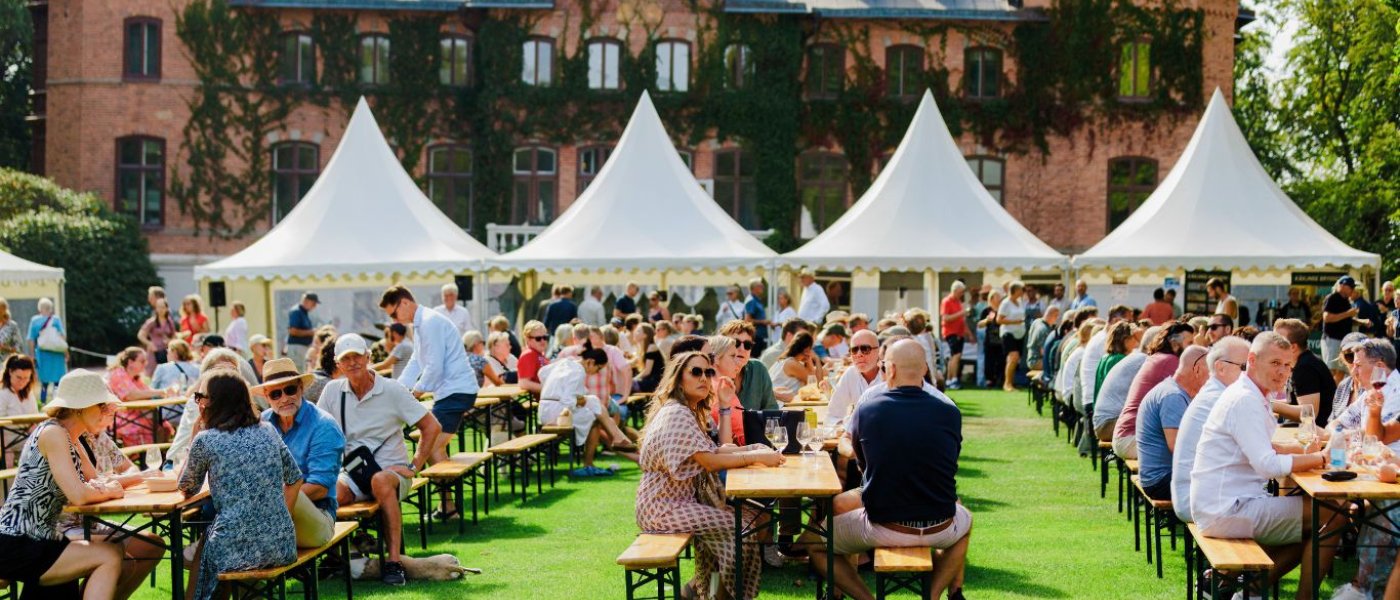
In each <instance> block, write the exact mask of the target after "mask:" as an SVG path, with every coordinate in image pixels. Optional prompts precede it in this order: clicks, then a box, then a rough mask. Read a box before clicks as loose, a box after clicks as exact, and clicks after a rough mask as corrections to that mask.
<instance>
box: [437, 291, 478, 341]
mask: <svg viewBox="0 0 1400 600" xmlns="http://www.w3.org/2000/svg"><path fill="white" fill-rule="evenodd" d="M459 291H460V290H458V289H457V284H455V283H448V284H444V285H443V286H442V304H439V305H437V306H434V307H433V310H435V311H437V312H438V313H439V314H441V315H442V316H444V317H447V320H449V321H451V322H452V326H453V327H456V328H457V337H462V335H464V334H466V333H467V330H469V329H471V328H472V327H474V326H475V321H473V320H472V311H471V309H469V308H467V307H466V305H464V304H462V303H460V302H458V301H457V298H459V295H458V294H459Z"/></svg>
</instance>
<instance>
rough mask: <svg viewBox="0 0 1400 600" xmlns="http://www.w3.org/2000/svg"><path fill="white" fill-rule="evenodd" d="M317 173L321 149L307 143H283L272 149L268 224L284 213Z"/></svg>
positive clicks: (285, 214)
mask: <svg viewBox="0 0 1400 600" xmlns="http://www.w3.org/2000/svg"><path fill="white" fill-rule="evenodd" d="M320 174H321V149H320V148H318V147H317V146H316V145H315V144H309V143H307V142H283V143H281V144H277V145H275V146H273V147H272V224H273V225H276V224H277V223H280V222H282V219H283V217H286V216H287V213H290V212H292V208H293V207H295V206H296V205H297V202H299V201H301V197H302V196H305V195H306V192H307V191H309V190H310V189H311V185H312V184H314V183H316V177H317V176H319V175H320Z"/></svg>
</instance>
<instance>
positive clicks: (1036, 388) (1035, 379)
mask: <svg viewBox="0 0 1400 600" xmlns="http://www.w3.org/2000/svg"><path fill="white" fill-rule="evenodd" d="M1041 373H1043V371H1041V370H1039V369H1036V370H1034V371H1026V379H1028V380H1030V385H1028V386H1026V406H1031V405H1035V413H1036V414H1041V406H1042V403H1043V400H1042V396H1041V391H1042V390H1043V388H1042V387H1041V385H1040V375H1041Z"/></svg>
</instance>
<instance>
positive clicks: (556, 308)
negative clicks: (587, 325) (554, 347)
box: [544, 285, 578, 331]
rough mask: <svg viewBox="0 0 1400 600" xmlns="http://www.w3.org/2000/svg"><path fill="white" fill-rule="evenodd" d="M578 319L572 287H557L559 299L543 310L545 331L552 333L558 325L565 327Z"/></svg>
mask: <svg viewBox="0 0 1400 600" xmlns="http://www.w3.org/2000/svg"><path fill="white" fill-rule="evenodd" d="M576 318H578V305H576V304H574V288H573V286H568V285H561V286H559V297H558V298H556V299H555V300H554V301H553V302H550V303H549V306H548V307H546V308H545V310H544V326H545V329H548V330H550V331H554V330H555V329H557V328H558V327H559V326H560V325H565V324H567V323H569V322H570V321H573V320H574V319H576Z"/></svg>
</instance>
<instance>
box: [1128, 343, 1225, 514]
mask: <svg viewBox="0 0 1400 600" xmlns="http://www.w3.org/2000/svg"><path fill="white" fill-rule="evenodd" d="M1115 368H1116V367H1115ZM1223 393H1225V383H1224V382H1222V381H1220V380H1219V379H1216V378H1215V376H1211V378H1210V381H1207V382H1206V384H1205V385H1203V386H1201V391H1199V392H1196V397H1195V398H1192V399H1191V404H1190V405H1188V406H1187V407H1186V413H1185V414H1183V415H1181V428H1180V429H1177V430H1176V449H1175V450H1173V451H1172V508H1173V509H1174V510H1176V517H1177V518H1178V519H1181V522H1183V523H1190V522H1192V520H1191V469H1193V468H1195V466H1196V447H1197V445H1199V444H1200V442H1201V431H1202V430H1204V429H1205V427H1206V418H1208V417H1210V411H1211V409H1213V408H1215V404H1216V403H1217V402H1219V401H1220V395H1221V394H1223Z"/></svg>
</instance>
